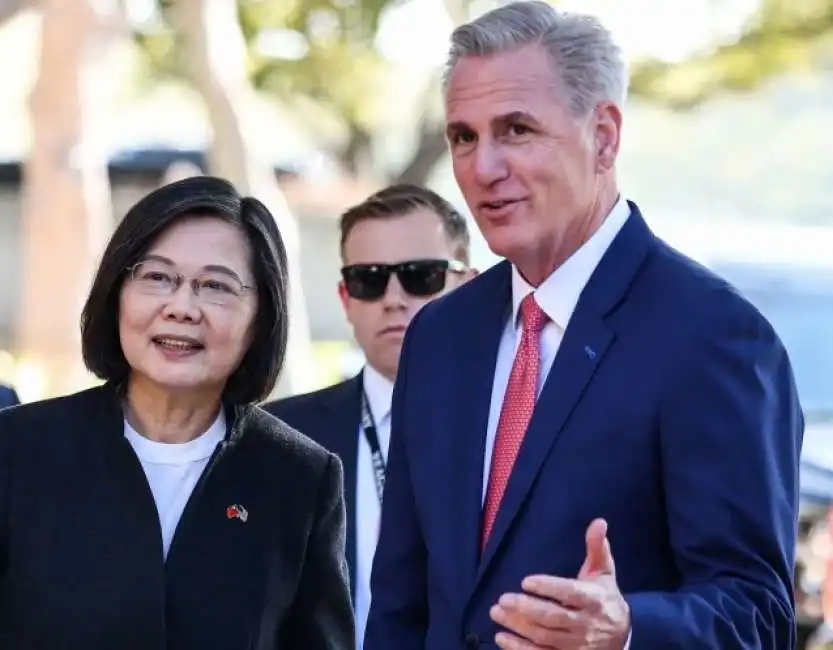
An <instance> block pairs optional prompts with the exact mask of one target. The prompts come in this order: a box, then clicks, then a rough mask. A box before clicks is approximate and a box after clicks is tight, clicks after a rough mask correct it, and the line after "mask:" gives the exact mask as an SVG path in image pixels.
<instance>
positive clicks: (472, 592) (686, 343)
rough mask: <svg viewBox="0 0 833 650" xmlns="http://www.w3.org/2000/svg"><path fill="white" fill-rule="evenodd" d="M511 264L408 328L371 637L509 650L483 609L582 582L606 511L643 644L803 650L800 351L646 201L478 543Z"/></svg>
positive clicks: (583, 302) (590, 296)
mask: <svg viewBox="0 0 833 650" xmlns="http://www.w3.org/2000/svg"><path fill="white" fill-rule="evenodd" d="M510 278H511V267H510V266H509V264H508V263H506V262H504V263H501V264H499V265H497V266H496V267H494V268H492V269H490V270H488V271H487V272H485V273H483V274H482V275H480V276H479V277H478V278H476V279H474V280H472V281H471V282H469V283H467V284H465V285H463V286H462V287H460V288H459V289H457V290H455V291H454V292H453V293H451V294H449V295H448V296H446V297H443V298H440V299H438V300H436V301H434V302H432V303H431V304H429V305H426V306H425V307H424V308H423V309H422V310H421V311H420V312H419V313H418V314H417V316H416V318H415V320H414V321H413V323H412V325H411V327H410V329H409V331H408V333H407V336H406V339H405V344H404V348H403V353H402V359H401V362H400V366H399V375H398V378H397V382H396V388H395V390H394V398H393V413H392V418H393V420H392V436H391V449H390V457H389V463H388V474H387V482H386V486H385V499H384V506H383V512H382V524H381V537H380V542H379V546H378V549H377V552H376V559H375V562H374V567H373V574H372V582H371V589H372V593H373V601H372V606H371V611H370V619H369V622H368V628H367V634H366V636H365V645H364V649H365V650H391V649H392V648H396V650H454V649H457V648H472V649H473V648H480V650H487V649H493V648H496V645H495V643H494V635H495V633H496V632H497V631H498V629H497V627H496V625H495V624H494V623H493V622H492V621H491V620H490V618H489V608H490V606H491V605H493V604H494V603H495V602H497V600H498V598H499V597H500V595H501V594H503V593H505V592H510V591H518V590H519V589H520V584H521V580H522V579H523V578H524V577H525V576H527V575H530V574H533V573H547V574H551V575H558V576H565V577H574V576H576V575H577V574H578V571H579V568H580V566H581V564H582V561H583V559H584V557H585V531H586V528H587V526H588V525H589V524H590V522H591V521H592V520H593V519H594V518H596V517H604V518H605V519H607V521H608V523H609V540H610V543H611V547H612V551H613V556H614V558H615V560H616V567H617V579H618V583H619V587H620V589H621V590H622V592H623V593H624V594H625V596H626V599H627V601H628V604H629V606H630V611H631V619H632V634H633V636H632V644H631V647H632V648H633V650H695V649H697V650H700V649H703V650H705V649H709V650H715V649H717V648H720V650H789V649H790V648H793V647H794V643H795V615H794V603H793V593H792V587H791V579H792V574H793V565H794V553H795V537H796V516H797V510H798V494H797V492H798V461H799V454H800V449H801V444H802V438H803V430H804V424H803V416H802V413H801V410H800V406H799V402H798V398H797V394H796V389H795V384H794V379H793V374H792V371H791V367H790V363H789V360H788V358H787V354H786V353H785V351H784V348H783V346H782V345H781V342H780V341H779V339H778V337H777V336H776V334H775V332H774V331H773V330H772V328H771V327H770V325H769V323H767V321H766V320H765V319H764V318H763V317H762V316H761V315H760V313H759V312H758V311H756V310H755V309H754V308H753V307H752V306H751V305H750V303H748V302H747V301H746V300H745V299H744V298H742V297H741V296H739V295H738V293H736V291H735V290H734V289H733V288H732V287H731V286H729V285H728V284H727V283H726V282H724V281H723V280H721V279H719V278H718V277H716V276H715V275H713V274H712V273H710V272H709V271H707V270H705V269H704V268H702V267H700V266H698V265H697V264H695V263H694V262H692V261H691V260H689V259H687V258H686V257H684V256H682V255H680V254H679V253H677V252H676V251H674V250H672V249H671V248H670V247H669V246H667V245H666V244H665V243H663V242H662V241H660V240H659V239H657V238H656V237H655V236H654V235H653V234H652V233H651V232H650V230H649V229H648V227H647V225H646V224H645V222H644V220H643V219H642V217H641V215H640V214H639V211H638V210H637V209H636V206H634V205H631V216H630V218H629V219H628V221H627V222H626V224H625V226H624V227H623V229H622V231H621V232H620V233H619V235H618V236H617V237H616V239H615V240H614V242H613V244H612V245H611V247H610V249H609V250H608V251H607V253H606V254H605V256H604V258H603V259H602V261H601V263H600V265H599V266H598V268H597V269H596V271H595V273H594V274H593V276H592V278H591V279H590V282H589V283H588V285H587V286H586V288H585V290H584V291H583V293H582V295H581V298H580V300H579V303H578V305H577V308H576V310H575V312H574V314H573V316H572V320H571V321H570V323H569V326H568V328H567V331H566V333H565V336H564V339H563V341H562V343H561V347H560V349H559V351H558V354H557V356H556V359H555V361H554V364H553V367H552V369H551V371H550V373H549V375H548V377H547V379H546V383H545V385H544V387H543V390H542V393H541V396H540V398H539V401H538V403H537V406H536V409H535V413H534V415H533V418H532V421H531V423H530V426H529V429H528V431H527V434H526V437H525V439H524V442H523V446H522V448H521V450H520V453H519V456H518V459H517V461H516V464H515V467H514V471H513V473H512V476H511V478H510V481H509V484H508V486H507V491H506V493H505V496H504V498H503V501H502V504H501V508H500V510H499V512H498V514H497V520H496V523H495V526H494V529H493V532H492V533H491V535H490V537H489V541H488V543H487V545H486V548H485V549H484V550H483V553H482V556H481V554H480V552H479V538H480V529H481V490H482V485H483V456H484V453H485V431H486V425H487V418H488V411H489V402H490V397H491V389H492V380H493V375H494V367H495V359H496V353H497V349H498V342H499V338H500V336H501V331H502V329H503V328H504V326H505V324H506V322H507V319H508V316H509V312H510V310H511V280H510Z"/></svg>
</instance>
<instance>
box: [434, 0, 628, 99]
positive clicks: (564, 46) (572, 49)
mask: <svg viewBox="0 0 833 650" xmlns="http://www.w3.org/2000/svg"><path fill="white" fill-rule="evenodd" d="M534 43H538V44H540V45H541V46H542V47H543V48H544V50H545V51H546V52H547V53H548V54H549V56H550V58H551V59H552V62H553V63H554V64H555V69H556V70H557V72H558V74H559V77H560V80H561V81H562V82H563V84H564V85H565V86H566V90H567V92H568V93H569V100H570V108H571V110H572V111H573V112H574V113H575V114H577V115H584V114H586V113H587V112H589V111H591V110H592V109H593V108H595V106H596V105H597V104H598V103H599V102H602V101H611V102H615V103H616V104H618V105H619V106H622V105H623V104H624V102H625V99H626V97H627V92H628V70H627V66H626V64H625V61H624V56H623V54H622V50H621V49H620V48H619V46H618V45H617V44H616V42H615V41H614V40H613V35H612V34H611V33H610V31H608V29H607V28H606V27H605V26H604V25H603V24H602V23H601V21H599V19H598V18H596V17H594V16H589V15H584V14H577V13H570V12H565V11H559V10H558V9H555V8H554V7H552V6H551V5H549V4H547V3H546V2H542V1H541V0H529V1H526V0H524V1H520V2H511V3H509V4H506V5H504V6H502V7H498V8H497V9H493V10H492V11H489V12H487V13H485V14H483V15H482V16H480V17H479V18H476V19H475V20H473V21H471V22H469V23H466V24H465V25H461V26H460V27H458V28H457V29H455V30H454V32H453V33H452V34H451V48H450V51H449V54H448V61H447V63H446V68H445V73H444V75H443V87H444V88H447V87H448V82H449V77H450V76H451V72H452V71H453V70H454V66H455V65H457V62H458V61H459V60H460V59H461V58H463V57H468V56H483V55H486V54H494V53H497V52H506V51H511V50H516V49H518V48H521V47H524V46H526V45H532V44H534Z"/></svg>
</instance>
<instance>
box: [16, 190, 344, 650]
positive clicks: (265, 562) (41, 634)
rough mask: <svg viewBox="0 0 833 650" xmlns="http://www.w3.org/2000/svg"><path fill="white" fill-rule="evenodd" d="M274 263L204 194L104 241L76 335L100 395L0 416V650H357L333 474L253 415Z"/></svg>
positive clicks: (281, 322)
mask: <svg viewBox="0 0 833 650" xmlns="http://www.w3.org/2000/svg"><path fill="white" fill-rule="evenodd" d="M287 303H288V289H287V263H286V252H285V249H284V245H283V242H282V240H281V236H280V233H279V232H278V229H277V227H276V225H275V222H274V219H273V218H272V215H271V214H270V213H269V211H268V210H267V209H266V207H265V206H264V205H263V204H261V203H260V202H259V201H257V200H256V199H254V198H250V197H241V196H240V195H239V194H238V193H237V191H236V190H235V188H234V187H233V186H232V185H230V184H229V183H227V182H226V181H223V180H221V179H217V178H210V177H197V178H190V179H186V180H183V181H179V182H176V183H172V184H170V185H167V186H165V187H162V188H161V189H159V190H156V191H155V192H152V193H151V194H149V195H148V196H146V197H145V198H144V199H142V200H141V201H139V202H138V203H137V204H136V205H135V206H134V207H133V208H132V209H131V210H130V211H129V212H128V213H127V215H126V216H125V218H124V219H123V220H122V222H121V223H120V224H119V226H118V227H117V229H116V231H115V233H114V234H113V237H112V239H111V241H110V243H109V245H108V246H107V249H106V251H105V253H104V256H103V258H102V260H101V264H100V266H99V269H98V272H97V274H96V277H95V280H94V282H93V286H92V289H91V291H90V294H89V297H88V299H87V302H86V305H85V307H84V310H83V315H82V319H81V323H82V344H83V357H84V361H85V363H86V365H87V367H88V368H89V369H90V371H92V372H93V373H94V374H96V375H97V376H98V377H99V378H101V379H102V380H104V384H103V385H102V386H99V387H96V388H93V389H90V390H86V391H82V392H80V393H76V394H74V395H70V396H67V397H61V398H57V399H50V400H45V401H42V402H38V403H34V404H27V405H24V406H20V407H18V408H15V409H11V410H8V411H4V412H3V413H2V414H0V581H2V583H3V587H4V589H3V591H4V592H5V595H6V597H7V599H6V600H5V601H3V603H2V605H0V607H2V610H4V611H2V616H0V640H4V634H5V640H4V643H5V645H3V647H9V648H38V649H43V650H50V649H52V648H56V649H57V648H61V649H62V650H76V649H77V650H99V649H100V650H105V649H106V650H112V649H114V648H118V649H119V650H132V649H135V650H153V649H156V648H159V649H162V648H183V649H186V648H188V649H190V648H199V649H200V650H213V649H216V650H237V649H240V650H248V649H257V650H261V649H263V650H265V649H267V648H269V649H276V648H280V649H286V650H294V649H298V650H342V649H347V648H353V647H354V633H353V618H352V611H351V605H350V597H349V590H348V585H347V574H346V566H345V560H344V536H345V516H344V496H343V488H342V469H341V464H340V462H339V461H338V459H337V458H336V457H335V456H334V455H333V454H331V453H329V452H327V451H325V450H324V449H323V448H321V447H319V446H317V445H316V444H315V443H313V442H312V441H310V440H309V439H307V438H305V437H304V436H302V435H301V434H299V433H297V432H296V431H294V430H292V429H290V428H289V427H287V426H286V425H285V424H283V423H282V422H281V421H280V420H277V419H275V418H273V417H271V416H270V415H268V414H267V413H265V412H264V411H262V410H261V409H259V408H258V407H256V406H255V405H254V404H255V402H258V401H260V400H262V399H264V398H265V397H266V396H267V395H269V393H270V392H271V391H272V389H273V387H274V385H275V382H276V380H277V377H278V374H279V373H280V370H281V367H282V365H283V360H284V356H285V350H286V341H287V330H288V317H287Z"/></svg>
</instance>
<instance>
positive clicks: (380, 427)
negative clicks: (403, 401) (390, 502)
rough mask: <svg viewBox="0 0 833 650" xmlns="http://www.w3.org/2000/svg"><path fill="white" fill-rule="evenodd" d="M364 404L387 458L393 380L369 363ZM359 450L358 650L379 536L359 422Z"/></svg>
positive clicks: (368, 462) (372, 482) (373, 487)
mask: <svg viewBox="0 0 833 650" xmlns="http://www.w3.org/2000/svg"><path fill="white" fill-rule="evenodd" d="M362 380H363V382H364V390H365V393H366V394H367V401H368V406H369V407H370V412H371V414H372V415H373V421H374V422H375V423H376V435H377V437H378V438H379V448H380V449H381V451H382V456H383V457H384V459H385V462H387V458H388V447H389V446H390V407H391V400H392V398H393V382H391V381H390V380H389V379H387V378H385V377H383V376H382V375H381V374H379V372H377V371H376V370H374V369H373V368H372V367H371V366H369V365H368V366H365V368H364V372H363V374H362ZM357 442H358V445H359V449H358V451H359V453H358V464H357V468H356V469H357V471H356V563H355V572H356V587H355V591H356V593H355V597H354V600H355V614H356V649H357V650H361V649H362V645H363V642H364V630H365V626H366V625H367V615H368V612H369V611H370V572H371V569H372V567H373V556H374V555H375V553H376V543H377V542H378V540H379V520H380V516H381V508H380V506H379V496H378V494H377V492H376V480H375V478H374V474H373V461H372V459H371V454H370V445H368V444H367V439H366V438H365V435H364V431H363V430H362V428H361V425H359V431H358V439H357Z"/></svg>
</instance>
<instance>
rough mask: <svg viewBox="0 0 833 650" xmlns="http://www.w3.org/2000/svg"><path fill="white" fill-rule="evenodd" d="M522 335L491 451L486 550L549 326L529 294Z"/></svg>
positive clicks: (483, 540)
mask: <svg viewBox="0 0 833 650" xmlns="http://www.w3.org/2000/svg"><path fill="white" fill-rule="evenodd" d="M521 318H522V320H523V333H522V334H521V344H520V345H519V346H518V351H517V353H516V354H515V362H514V364H513V365H512V373H511V374H510V375H509V383H508V384H507V385H506V396H505V397H504V398H503V406H502V407H501V411H500V420H499V421H498V427H497V434H496V436H495V447H494V451H492V463H491V467H490V469H489V484H488V487H487V488H486V502H485V504H484V506H483V536H482V538H481V543H482V546H483V547H485V546H486V541H487V540H488V539H489V534H490V533H491V532H492V527H493V526H494V524H495V517H496V516H497V511H498V507H499V506H500V501H501V499H502V498H503V492H504V491H505V490H506V484H507V483H508V482H509V475H510V474H511V473H512V466H513V465H514V464H515V458H517V456H518V451H519V450H520V448H521V443H522V442H523V439H524V435H525V434H526V429H527V427H528V426H529V420H530V419H531V418H532V411H533V409H534V408H535V398H536V394H537V385H538V374H539V373H538V371H539V367H540V365H541V364H540V356H541V354H540V352H541V330H543V329H544V325H546V324H547V320H548V319H547V315H546V314H545V313H544V311H543V310H542V309H541V307H540V306H539V305H538V303H537V302H535V298H534V297H533V294H531V293H530V294H528V295H527V296H526V298H524V299H523V301H522V302H521Z"/></svg>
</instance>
